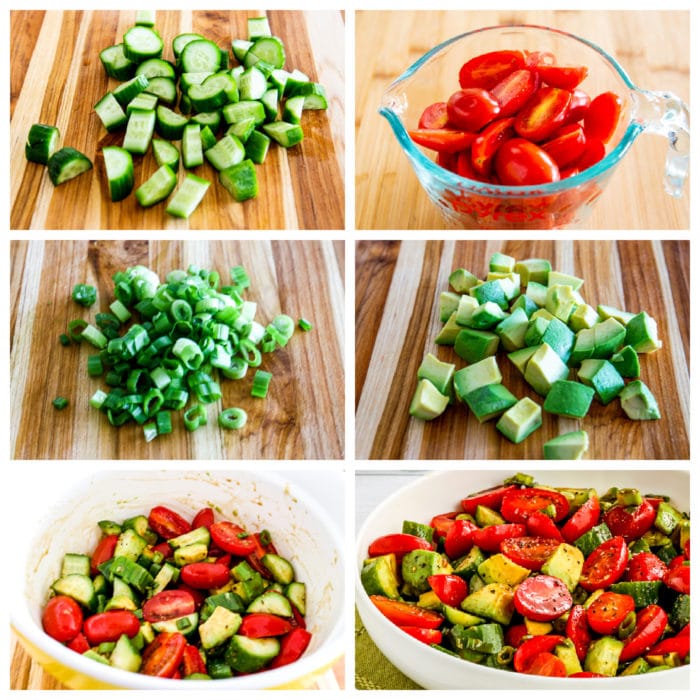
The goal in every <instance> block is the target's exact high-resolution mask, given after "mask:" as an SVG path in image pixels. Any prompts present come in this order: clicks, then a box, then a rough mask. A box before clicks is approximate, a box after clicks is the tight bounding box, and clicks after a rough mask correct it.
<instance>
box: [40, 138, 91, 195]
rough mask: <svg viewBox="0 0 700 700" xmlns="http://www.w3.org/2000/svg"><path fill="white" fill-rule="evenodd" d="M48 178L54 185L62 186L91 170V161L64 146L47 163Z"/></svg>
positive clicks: (78, 152) (73, 149)
mask: <svg viewBox="0 0 700 700" xmlns="http://www.w3.org/2000/svg"><path fill="white" fill-rule="evenodd" d="M47 166H48V170H49V177H50V178H51V182H52V183H53V184H54V185H62V184H63V183H64V182H68V180H72V179H73V178H75V177H78V175H82V174H83V173H84V172H87V171H88V170H90V169H91V168H92V161H91V160H90V159H89V158H88V157H87V156H86V155H84V154H82V153H81V152H80V151H78V150H76V149H75V148H71V147H70V146H64V147H63V148H61V149H60V150H58V151H56V152H55V153H54V154H53V155H52V156H51V157H50V158H49V160H48V162H47Z"/></svg>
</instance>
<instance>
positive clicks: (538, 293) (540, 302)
mask: <svg viewBox="0 0 700 700" xmlns="http://www.w3.org/2000/svg"><path fill="white" fill-rule="evenodd" d="M521 278H522V275H521ZM525 294H527V295H528V296H529V297H530V299H532V301H534V302H535V304H537V306H539V307H540V308H544V305H545V303H546V301H547V287H546V285H544V284H541V283H539V282H534V281H533V280H530V281H529V282H527V283H526V286H525Z"/></svg>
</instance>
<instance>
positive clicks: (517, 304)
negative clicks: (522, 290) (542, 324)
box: [510, 294, 539, 318]
mask: <svg viewBox="0 0 700 700" xmlns="http://www.w3.org/2000/svg"><path fill="white" fill-rule="evenodd" d="M538 308H539V307H538V306H537V304H535V302H534V301H532V299H530V297H529V296H528V295H527V294H521V295H520V296H519V297H518V298H517V299H516V300H515V301H514V302H513V303H512V304H511V305H510V312H511V313H513V312H514V311H515V309H522V310H523V311H524V312H525V314H526V315H527V317H528V318H530V316H532V314H533V313H534V312H535V311H537V309H538Z"/></svg>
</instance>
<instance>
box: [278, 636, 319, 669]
mask: <svg viewBox="0 0 700 700" xmlns="http://www.w3.org/2000/svg"><path fill="white" fill-rule="evenodd" d="M310 641H311V633H310V632H307V631H306V630H305V629H303V628H301V627H296V628H295V629H293V630H292V631H291V632H290V633H289V634H286V635H285V636H284V637H282V639H280V651H279V654H277V656H275V658H274V659H272V662H271V663H270V665H269V667H268V668H279V667H280V666H286V665H287V664H291V663H292V662H293V661H296V660H297V659H298V658H299V657H300V656H301V655H302V654H303V653H304V652H305V651H306V648H307V647H308V646H309V642H310Z"/></svg>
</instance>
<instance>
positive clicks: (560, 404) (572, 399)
mask: <svg viewBox="0 0 700 700" xmlns="http://www.w3.org/2000/svg"><path fill="white" fill-rule="evenodd" d="M594 396H595V391H594V390H593V389H591V387H589V386H586V385H585V384H581V383H579V382H572V381H569V380H568V379H559V380H558V381H556V382H554V384H552V388H551V389H550V390H549V393H548V394H547V398H545V400H544V404H543V406H542V408H544V410H545V411H547V412H548V413H554V414H555V415H557V416H566V417H567V418H583V417H584V416H585V415H586V414H587V413H588V409H589V408H590V407H591V401H593V397H594Z"/></svg>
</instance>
